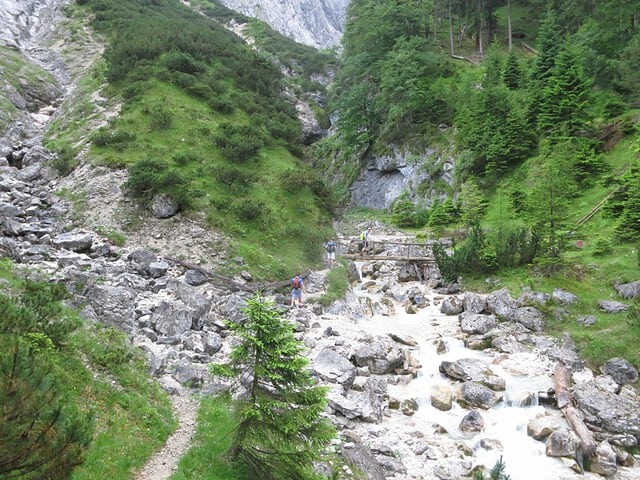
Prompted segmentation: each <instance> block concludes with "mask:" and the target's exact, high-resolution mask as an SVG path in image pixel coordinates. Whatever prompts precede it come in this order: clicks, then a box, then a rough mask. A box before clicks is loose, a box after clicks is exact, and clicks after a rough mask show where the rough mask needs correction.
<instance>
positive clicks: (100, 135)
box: [91, 127, 136, 148]
mask: <svg viewBox="0 0 640 480" xmlns="http://www.w3.org/2000/svg"><path fill="white" fill-rule="evenodd" d="M135 139H136V136H135V134H133V133H129V132H122V131H110V130H108V129H107V128H106V127H100V128H99V129H98V130H97V131H96V132H95V133H94V134H93V135H91V143H93V145H94V146H96V147H115V148H123V147H124V145H126V144H127V143H129V142H131V141H133V140H135Z"/></svg>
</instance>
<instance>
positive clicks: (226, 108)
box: [209, 94, 237, 115]
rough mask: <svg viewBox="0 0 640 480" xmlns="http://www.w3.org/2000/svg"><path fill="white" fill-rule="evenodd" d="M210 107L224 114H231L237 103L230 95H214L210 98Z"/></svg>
mask: <svg viewBox="0 0 640 480" xmlns="http://www.w3.org/2000/svg"><path fill="white" fill-rule="evenodd" d="M209 107H210V108H211V109H212V110H215V111H216V112H219V113H222V114H223V115H230V114H232V113H233V112H235V111H236V108H237V106H236V104H235V103H234V102H233V99H232V98H231V97H230V96H229V95H215V94H214V95H212V96H211V98H210V99H209Z"/></svg>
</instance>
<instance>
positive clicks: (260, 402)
mask: <svg viewBox="0 0 640 480" xmlns="http://www.w3.org/2000/svg"><path fill="white" fill-rule="evenodd" d="M245 313H246V315H247V318H246V320H245V321H244V322H241V323H232V322H229V327H230V329H231V331H232V332H233V333H234V334H235V335H237V337H238V338H239V343H237V344H236V345H235V346H234V347H233V349H232V352H231V362H230V364H228V365H212V368H211V369H212V371H213V372H214V373H217V374H222V375H227V376H232V377H236V378H241V379H242V378H244V379H248V380H249V381H248V384H247V382H243V383H245V385H246V386H245V390H246V392H245V394H244V395H243V398H242V400H240V401H239V402H238V404H237V413H238V418H239V423H238V427H237V430H236V431H235V434H234V439H233V443H232V446H231V448H230V450H229V452H228V455H229V458H230V459H231V460H233V461H239V462H241V463H242V464H244V465H245V466H246V467H247V468H248V469H249V470H250V472H251V477H250V478H260V479H261V480H285V479H286V480H289V479H290V480H305V479H315V478H319V476H318V474H316V473H315V472H314V470H313V462H314V461H316V460H318V459H319V458H320V457H321V454H322V450H323V448H324V447H326V446H327V445H328V443H329V442H330V441H331V439H332V438H333V437H334V435H335V431H334V429H333V427H332V425H331V424H330V422H329V421H328V420H327V419H326V418H324V417H323V416H322V415H323V411H324V409H325V407H326V388H324V387H320V386H317V385H316V384H315V382H314V381H313V379H312V378H311V376H310V374H309V371H308V370H307V367H308V364H309V361H308V360H307V359H306V358H305V357H304V356H303V355H302V349H303V345H302V343H301V342H299V341H298V340H296V339H295V337H294V335H293V329H292V326H291V325H290V324H289V323H288V322H287V321H286V320H284V319H283V318H282V316H281V313H280V312H279V311H278V310H277V309H276V307H275V305H274V304H273V302H270V301H268V300H266V299H264V298H263V297H261V296H260V295H259V294H256V295H255V296H254V297H252V298H251V299H249V301H248V306H247V307H246V309H245Z"/></svg>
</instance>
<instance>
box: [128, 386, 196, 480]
mask: <svg viewBox="0 0 640 480" xmlns="http://www.w3.org/2000/svg"><path fill="white" fill-rule="evenodd" d="M172 402H173V410H174V414H175V416H176V418H177V419H178V421H179V422H180V425H179V426H178V429H177V430H176V431H175V432H173V434H171V435H170V436H169V438H168V439H167V443H165V445H164V446H163V447H162V448H161V449H160V450H159V451H158V452H157V453H156V454H155V455H154V456H153V457H151V458H150V459H149V461H148V462H147V463H146V464H145V465H144V466H143V467H142V468H141V469H140V471H139V472H138V473H137V474H136V475H135V476H134V477H133V480H166V479H168V478H169V477H170V476H171V475H172V474H173V473H174V472H175V470H176V469H177V467H178V462H179V461H180V458H182V456H183V455H184V454H185V453H186V451H187V450H188V449H189V446H190V445H191V439H192V437H193V434H194V432H195V428H196V417H197V414H198V406H199V403H198V401H197V399H196V398H195V397H193V396H190V395H188V394H187V395H176V396H174V397H172Z"/></svg>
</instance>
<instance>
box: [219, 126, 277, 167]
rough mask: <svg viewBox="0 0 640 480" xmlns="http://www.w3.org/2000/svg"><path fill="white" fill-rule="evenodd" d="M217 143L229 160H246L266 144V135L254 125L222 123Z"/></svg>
mask: <svg viewBox="0 0 640 480" xmlns="http://www.w3.org/2000/svg"><path fill="white" fill-rule="evenodd" d="M215 143H216V146H217V147H218V148H220V150H221V151H222V154H223V155H224V156H225V158H227V159H228V160H234V161H237V162H245V161H247V160H249V159H250V158H252V157H255V156H256V155H257V154H258V152H259V151H260V149H261V148H262V147H264V146H265V135H264V133H263V132H262V131H261V130H260V129H258V128H257V127H255V126H253V125H237V124H233V123H225V124H222V125H220V129H219V131H218V135H217V136H216V139H215Z"/></svg>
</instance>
